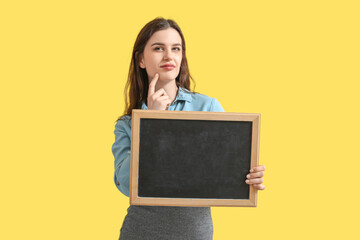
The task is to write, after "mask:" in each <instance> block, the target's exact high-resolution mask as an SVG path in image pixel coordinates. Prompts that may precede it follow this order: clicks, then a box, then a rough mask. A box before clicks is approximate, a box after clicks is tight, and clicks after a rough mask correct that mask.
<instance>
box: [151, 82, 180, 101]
mask: <svg viewBox="0 0 360 240" xmlns="http://www.w3.org/2000/svg"><path fill="white" fill-rule="evenodd" d="M160 88H163V89H164V90H165V92H166V94H167V95H168V96H169V97H170V100H171V103H173V102H174V100H175V98H176V95H177V93H178V87H177V86H176V82H175V79H174V80H172V81H170V82H165V83H164V82H162V81H158V82H157V83H156V85H155V92H156V91H157V90H159V89H160Z"/></svg>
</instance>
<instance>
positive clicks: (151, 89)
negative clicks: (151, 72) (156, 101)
mask: <svg viewBox="0 0 360 240" xmlns="http://www.w3.org/2000/svg"><path fill="white" fill-rule="evenodd" d="M158 79H159V74H158V73H156V74H155V76H154V77H153V79H151V82H150V84H149V92H148V96H151V95H153V94H154V93H155V85H156V82H157V80H158Z"/></svg>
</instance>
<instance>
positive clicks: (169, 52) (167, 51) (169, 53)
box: [164, 49, 173, 59]
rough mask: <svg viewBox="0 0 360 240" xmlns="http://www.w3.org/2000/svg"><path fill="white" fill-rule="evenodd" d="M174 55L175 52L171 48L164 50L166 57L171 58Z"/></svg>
mask: <svg viewBox="0 0 360 240" xmlns="http://www.w3.org/2000/svg"><path fill="white" fill-rule="evenodd" d="M172 57H173V52H172V51H171V50H169V49H167V50H165V51H164V59H171V58H172Z"/></svg>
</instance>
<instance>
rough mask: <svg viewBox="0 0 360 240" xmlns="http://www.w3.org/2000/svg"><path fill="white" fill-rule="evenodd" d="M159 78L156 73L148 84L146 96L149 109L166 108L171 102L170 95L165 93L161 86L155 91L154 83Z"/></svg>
mask: <svg viewBox="0 0 360 240" xmlns="http://www.w3.org/2000/svg"><path fill="white" fill-rule="evenodd" d="M158 79H159V74H158V73H156V74H155V76H154V78H153V79H152V80H151V82H150V84H149V92H148V97H147V105H148V106H147V107H148V109H149V110H166V109H167V108H168V106H169V105H170V104H171V100H170V97H169V96H168V95H167V94H166V92H165V90H164V89H163V88H160V89H159V90H157V91H156V92H155V85H156V82H157V80H158Z"/></svg>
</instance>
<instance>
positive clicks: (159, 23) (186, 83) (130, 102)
mask: <svg viewBox="0 0 360 240" xmlns="http://www.w3.org/2000/svg"><path fill="white" fill-rule="evenodd" d="M168 28H173V29H175V30H176V31H177V32H178V33H179V35H180V37H181V40H182V61H181V66H180V72H179V75H178V76H177V77H176V79H175V80H176V85H177V86H178V87H179V86H180V87H182V88H184V89H186V90H188V91H189V92H193V91H191V90H190V79H191V80H192V81H193V83H194V88H195V81H194V79H193V78H192V77H191V75H190V72H189V67H188V62H187V59H186V54H185V53H186V48H185V39H184V36H183V34H182V31H181V29H180V27H179V26H178V25H177V23H176V22H175V21H174V20H172V19H164V18H162V17H157V18H155V19H154V20H152V21H150V22H148V23H147V24H146V25H145V26H144V27H143V28H142V29H141V31H140V33H139V34H138V36H137V38H136V41H135V44H134V48H133V52H132V58H131V63H130V69H129V74H128V80H127V82H126V85H125V89H124V97H125V110H124V113H123V115H121V116H120V117H119V118H118V119H117V120H116V121H118V120H119V119H120V118H122V117H123V116H125V115H130V114H131V113H132V110H133V109H140V108H141V104H142V102H143V101H146V99H147V94H148V90H149V83H148V81H149V80H148V75H147V72H146V69H142V68H140V66H139V60H140V58H139V57H140V56H141V55H142V54H143V53H144V48H145V45H146V43H147V42H148V40H149V39H150V38H151V36H152V35H153V34H154V33H155V32H157V31H160V30H165V29H168ZM128 96H129V99H128Z"/></svg>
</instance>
